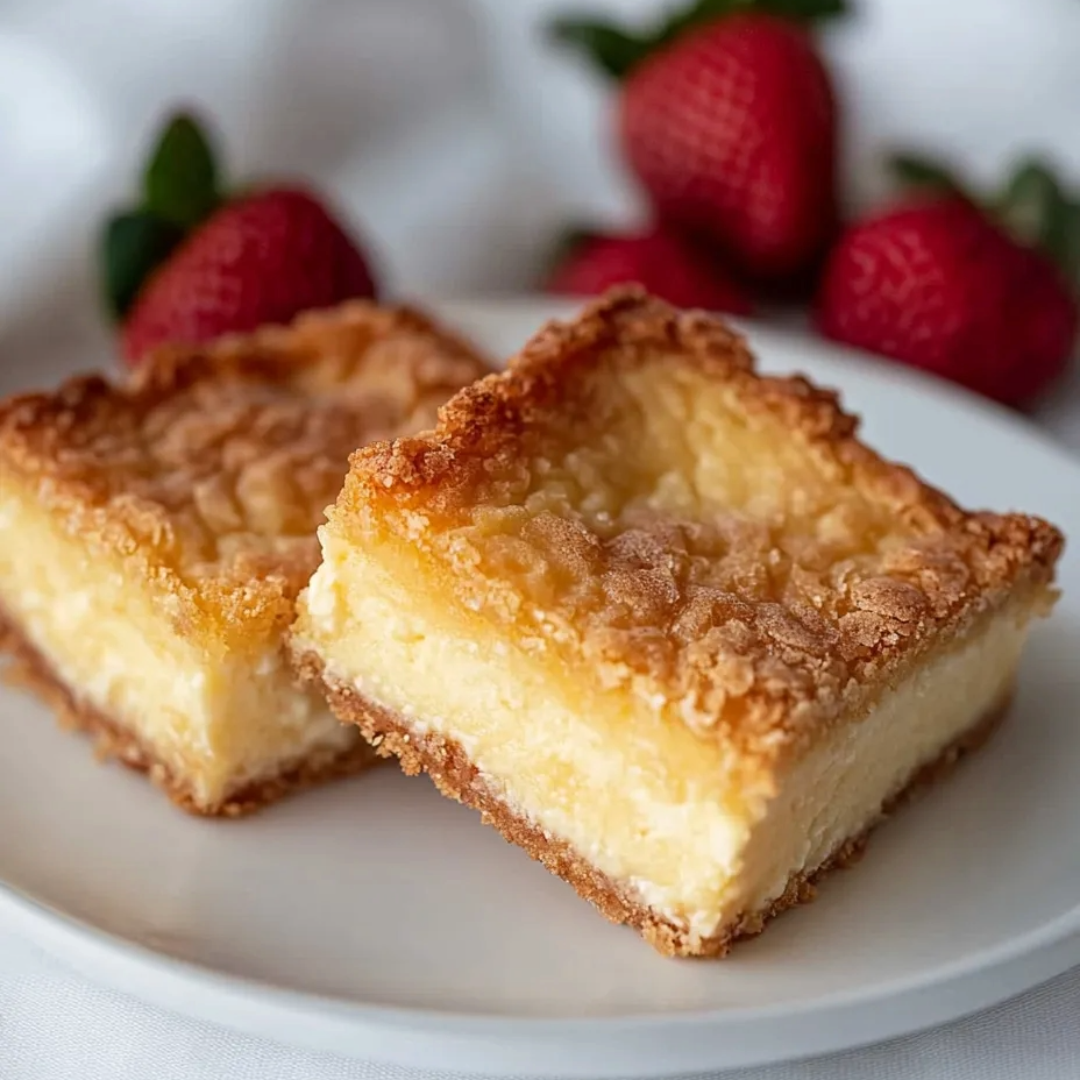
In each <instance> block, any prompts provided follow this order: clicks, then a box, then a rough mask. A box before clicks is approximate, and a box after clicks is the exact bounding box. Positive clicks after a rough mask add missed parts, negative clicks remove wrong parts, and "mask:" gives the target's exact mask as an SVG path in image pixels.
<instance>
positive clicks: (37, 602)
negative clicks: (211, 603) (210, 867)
mask: <svg viewBox="0 0 1080 1080" xmlns="http://www.w3.org/2000/svg"><path fill="white" fill-rule="evenodd" d="M0 604H2V605H3V607H4V608H5V609H6V610H7V612H8V614H9V616H10V617H11V618H13V619H14V620H15V621H16V622H17V623H18V626H19V629H20V630H21V632H22V633H24V634H25V635H26V637H27V639H28V640H29V641H30V643H31V644H32V645H33V646H34V647H35V648H36V649H37V650H38V651H39V652H40V653H41V654H42V655H43V656H44V657H45V659H46V660H47V661H48V663H49V664H50V666H51V667H52V668H53V670H54V672H55V673H56V675H57V676H58V677H59V678H60V679H61V680H62V681H63V682H64V683H65V685H66V686H67V687H68V688H69V689H70V690H71V691H72V693H73V694H74V696H75V697H76V698H77V699H79V700H81V701H83V702H85V703H86V704H88V705H90V706H92V707H93V708H94V709H96V710H98V711H99V712H101V713H102V714H104V715H105V716H107V717H109V718H110V719H113V720H115V721H116V722H117V723H118V724H120V725H121V726H123V727H124V728H126V729H127V730H129V731H130V732H132V733H133V734H134V735H135V736H136V737H137V739H138V740H139V742H140V743H141V744H142V745H143V746H144V747H146V748H147V749H148V750H149V751H150V752H151V753H152V754H153V755H154V756H155V758H157V759H158V760H159V761H160V762H161V763H162V764H164V765H165V766H166V767H167V768H169V770H170V771H171V772H172V773H173V774H174V776H176V777H177V778H178V779H181V780H183V781H186V782H187V783H189V784H190V785H191V788H192V795H193V797H194V798H195V800H196V801H197V802H198V803H199V804H200V805H203V806H205V807H207V808H213V807H215V806H217V805H219V804H220V803H222V802H223V801H225V800H226V799H227V798H228V797H229V795H230V794H231V793H233V792H234V791H237V790H239V789H240V788H242V787H244V786H245V785H246V784H249V783H251V782H253V781H258V780H260V779H270V778H272V777H274V776H276V775H278V774H279V773H281V772H282V771H283V770H284V769H286V768H288V767H290V766H291V765H293V764H299V763H300V762H302V761H303V760H305V759H306V758H307V757H308V756H309V755H310V754H312V753H315V752H317V751H323V750H326V751H329V752H333V751H335V750H338V749H340V750H345V749H347V748H348V747H349V746H350V745H352V744H353V743H355V742H356V741H357V733H356V732H354V731H350V730H349V729H348V728H347V727H345V726H344V725H342V724H339V723H338V722H337V721H336V720H335V719H334V717H333V716H332V715H331V713H330V711H329V709H328V708H327V707H326V706H325V704H324V703H323V701H322V700H321V699H320V698H319V697H318V696H317V695H315V694H312V693H308V692H303V691H299V690H297V689H296V687H295V686H294V684H293V680H292V677H291V674H290V671H289V669H288V665H287V663H286V661H285V657H284V651H283V648H282V643H281V641H280V640H273V641H269V642H263V643H261V644H260V645H259V646H257V647H256V648H255V649H253V650H252V651H251V652H250V653H247V654H233V655H228V654H226V655H224V656H218V655H215V653H214V652H213V651H212V650H211V649H209V648H205V647H200V645H199V644H198V643H197V642H195V641H192V640H188V639H186V638H184V637H181V636H180V635H178V634H177V633H176V631H175V630H174V629H173V621H172V618H171V616H170V612H169V610H168V597H155V596H154V595H153V594H151V593H150V591H149V587H148V586H144V585H143V584H142V583H140V582H137V581H132V580H131V579H130V575H128V574H125V572H124V567H123V564H122V563H121V562H120V561H119V560H118V559H116V558H115V557H110V556H108V555H106V554H103V553H98V552H93V553H92V552H89V551H87V550H86V549H85V548H84V547H82V546H81V545H79V544H77V543H75V542H74V541H73V540H71V539H70V538H68V537H65V536H63V535H62V534H61V533H60V532H59V531H58V530H57V529H56V528H55V526H54V525H53V523H52V522H51V521H50V519H49V518H48V515H46V514H45V513H44V511H42V510H40V509H39V508H38V507H36V506H35V505H33V504H32V503H28V502H27V501H26V499H25V497H23V498H20V497H18V496H17V495H16V494H15V493H13V492H9V491H4V490H2V489H0Z"/></svg>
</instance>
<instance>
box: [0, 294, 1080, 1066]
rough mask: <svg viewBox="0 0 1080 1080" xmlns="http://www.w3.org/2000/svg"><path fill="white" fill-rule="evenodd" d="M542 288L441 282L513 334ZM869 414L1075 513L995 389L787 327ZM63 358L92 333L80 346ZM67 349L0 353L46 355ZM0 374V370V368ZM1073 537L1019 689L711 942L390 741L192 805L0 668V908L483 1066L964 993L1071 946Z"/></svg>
mask: <svg viewBox="0 0 1080 1080" xmlns="http://www.w3.org/2000/svg"><path fill="white" fill-rule="evenodd" d="M550 311H551V308H550V306H544V305H540V304H537V303H521V304H510V305H507V304H500V305H488V306H484V305H473V306H461V305H457V306H453V307H451V308H450V309H449V314H450V316H451V317H452V318H454V319H457V320H458V321H459V322H461V323H462V324H463V325H464V326H465V327H466V328H468V329H470V330H472V331H473V332H474V333H475V334H476V335H477V337H479V338H480V339H483V340H484V341H485V342H487V343H488V344H490V345H492V346H493V347H495V348H497V349H499V350H500V351H504V352H505V351H507V350H510V349H512V348H514V347H515V346H516V345H517V344H519V343H520V342H521V341H522V340H523V339H524V338H525V337H526V336H527V335H528V334H529V333H530V332H531V331H532V330H533V329H534V328H535V327H536V326H537V325H538V324H539V323H540V321H541V319H542V317H543V316H545V315H546V314H548V313H549V312H550ZM751 337H752V338H753V340H754V342H755V344H756V346H757V349H758V351H759V353H760V355H761V357H762V361H763V364H764V366H766V367H768V368H773V369H779V370H783V369H799V370H803V371H807V372H809V373H810V374H811V375H812V376H813V377H814V378H816V379H818V380H820V381H823V382H825V383H829V384H835V385H839V386H841V387H842V388H843V390H844V392H845V396H846V399H847V400H848V401H849V403H850V404H851V405H853V406H854V407H855V408H856V409H858V410H859V411H861V412H862V413H863V414H864V415H865V416H866V418H867V424H866V428H867V431H868V434H869V435H870V437H871V439H872V440H873V441H874V442H875V443H876V444H877V445H878V446H880V447H881V448H882V449H883V450H885V451H886V452H888V453H890V454H893V455H897V456H899V457H900V458H902V459H905V460H908V461H910V462H912V463H913V464H915V465H916V466H917V467H918V468H920V469H921V470H922V471H923V472H924V473H925V474H927V475H928V476H929V477H930V478H932V479H933V480H935V481H937V482H939V483H941V484H942V485H944V486H945V487H946V488H947V489H949V490H950V491H952V492H954V493H955V494H956V495H957V496H958V497H960V498H961V499H963V500H964V501H966V502H968V503H970V504H979V505H989V506H993V507H995V508H1002V509H1004V508H1010V507H1019V508H1023V509H1025V510H1029V511H1033V512H1039V513H1043V514H1045V515H1047V516H1048V517H1050V518H1051V519H1053V520H1055V521H1056V522H1058V523H1060V524H1061V525H1062V526H1063V527H1064V528H1065V529H1066V531H1068V532H1071V533H1072V534H1073V535H1075V536H1080V464H1078V463H1077V462H1076V461H1075V460H1073V459H1072V458H1070V457H1069V456H1068V455H1067V454H1066V453H1065V452H1063V451H1061V450H1059V449H1057V448H1056V447H1055V446H1054V445H1053V444H1052V443H1050V442H1049V441H1047V440H1046V439H1044V438H1043V437H1042V436H1040V435H1038V434H1037V433H1035V432H1034V431H1033V430H1032V429H1030V428H1028V427H1027V426H1025V425H1024V424H1022V423H1021V422H1020V421H1018V420H1016V419H1014V418H1012V417H1011V416H1009V415H1007V414H1006V413H1004V412H1003V411H1000V410H998V409H996V408H993V407H990V406H987V405H984V404H981V403H979V402H976V401H974V400H973V399H971V398H969V397H967V396H966V395H963V394H961V393H959V392H957V391H955V390H950V389H948V388H946V387H942V386H940V385H938V384H937V383H935V382H932V381H929V380H926V379H922V378H919V377H916V376H914V375H911V374H909V373H906V372H904V371H902V370H901V369H899V368H896V367H893V366H889V365H884V364H877V363H874V362H872V361H869V360H865V359H860V358H858V357H855V356H852V355H850V354H844V353H841V352H839V351H837V350H834V349H831V348H827V347H824V346H821V345H818V344H814V343H812V342H811V341H809V340H807V339H803V338H801V337H799V336H789V335H786V334H783V333H780V332H777V331H767V330H764V329H752V330H751ZM80 355H81V359H82V362H83V363H84V364H85V362H86V360H87V355H88V354H87V353H86V352H85V351H84V352H82V353H81V354H80ZM69 356H70V354H68V355H67V356H64V357H62V356H60V354H59V353H56V354H55V355H54V356H53V357H52V359H51V360H50V359H49V358H48V357H45V356H42V355H35V356H34V357H33V360H34V363H33V368H32V370H31V368H29V367H24V368H23V369H22V371H21V373H17V374H15V375H13V374H12V372H13V370H15V369H13V368H12V367H11V366H10V363H11V360H12V357H11V354H10V353H9V354H8V360H7V363H8V365H9V366H8V367H7V368H5V369H4V371H3V372H0V379H2V378H7V379H8V381H9V383H10V382H11V380H12V379H13V378H15V379H18V380H20V381H22V382H24V383H25V382H26V381H29V380H31V379H33V380H35V381H39V380H41V379H43V378H45V377H46V373H47V374H48V375H49V376H51V375H53V374H55V373H56V370H57V369H58V368H60V367H63V366H65V365H68V364H70V358H69ZM0 389H2V390H3V391H4V392H7V391H8V390H10V389H12V386H11V385H2V386H0ZM1078 552H1080V548H1074V549H1073V550H1072V551H1070V552H1069V553H1068V554H1067V555H1066V558H1065V561H1064V564H1063V566H1062V584H1063V585H1064V588H1065V598H1064V600H1063V601H1062V603H1061V605H1060V606H1059V608H1058V611H1057V613H1056V615H1055V617H1054V619H1053V621H1052V623H1051V624H1049V625H1047V626H1045V627H1043V628H1040V630H1039V631H1038V632H1037V634H1036V636H1035V639H1034V641H1033V644H1032V647H1031V651H1030V655H1029V656H1028V658H1027V662H1026V664H1025V666H1024V671H1023V678H1022V683H1021V688H1020V694H1019V699H1018V701H1017V705H1016V710H1015V715H1014V716H1013V717H1012V719H1011V722H1010V723H1009V724H1008V725H1007V726H1006V728H1005V729H1004V730H1003V731H1002V733H1001V735H1000V737H999V738H998V739H997V740H996V741H995V742H994V743H993V744H992V745H991V747H990V748H989V749H988V750H987V751H986V752H985V753H983V754H982V755H980V756H978V757H977V758H976V759H974V760H972V761H971V762H970V763H969V764H967V765H966V766H965V767H964V768H963V769H962V770H961V772H960V774H959V775H958V776H957V777H956V778H955V780H954V782H952V783H950V784H948V785H945V786H943V787H941V788H940V789H937V790H935V791H932V792H931V793H930V794H929V795H928V797H926V798H925V799H924V800H923V801H922V802H920V803H919V804H918V805H916V806H914V807H913V808H911V809H910V810H909V811H907V812H905V813H904V814H902V815H901V816H900V817H898V818H897V819H896V820H895V821H894V822H892V823H891V824H889V825H888V826H887V827H886V828H885V829H884V830H883V831H882V832H881V833H879V835H878V836H877V837H876V839H875V841H874V843H873V844H872V846H871V850H870V853H869V855H868V856H867V858H866V859H865V860H864V861H863V862H862V863H861V864H860V866H859V867H858V868H857V869H856V870H855V871H853V872H851V873H842V874H838V875H836V876H834V877H833V878H832V879H831V880H830V881H828V882H827V884H826V885H825V886H824V887H823V888H822V890H821V895H820V897H819V899H818V900H817V902H816V903H814V904H812V905H810V906H809V907H805V908H802V909H800V910H797V911H795V912H793V913H791V914H789V915H786V916H785V917H784V918H782V919H780V920H779V921H778V922H777V923H776V924H775V925H773V926H772V927H770V929H769V931H768V933H766V934H765V935H764V936H763V937H761V938H760V939H758V940H756V941H753V942H748V943H746V944H744V945H743V946H741V947H740V948H739V949H737V950H736V951H735V953H734V954H733V956H732V957H731V958H730V959H729V960H728V961H726V962H724V963H707V962H674V961H670V960H663V959H661V958H660V957H658V956H656V955H655V954H654V953H653V952H652V951H651V950H650V949H649V948H648V947H647V946H645V945H644V944H642V942H641V941H639V940H638V938H637V937H636V936H635V935H634V934H632V933H631V932H630V931H628V930H625V929H621V928H618V927H613V926H610V925H608V924H607V923H605V922H604V921H603V920H602V919H601V918H600V917H599V916H597V915H595V914H594V913H593V911H592V910H591V909H590V908H589V906H588V905H586V904H584V903H583V902H581V901H580V900H578V899H577V897H575V896H574V894H573V893H572V892H571V890H570V889H569V888H568V887H566V886H565V885H563V884H562V883H561V882H559V881H557V880H556V879H555V878H553V877H550V876H549V875H548V874H547V873H546V872H545V871H544V870H543V869H542V868H541V867H540V866H539V865H537V864H535V863H532V862H531V861H530V860H529V859H528V858H527V857H526V856H525V855H524V854H523V853H521V852H520V851H518V850H516V849H514V848H512V847H509V846H508V845H506V844H504V843H503V841H502V840H501V839H500V838H499V837H498V835H497V834H495V833H494V832H493V831H491V830H489V829H486V828H483V827H482V826H481V825H480V823H479V822H478V821H477V820H476V818H475V816H474V815H473V814H472V813H471V812H469V811H467V810H464V809H462V808H460V807H457V806H455V805H453V804H451V803H449V802H447V801H444V800H443V799H441V798H440V797H439V796H437V795H436V794H435V792H434V790H433V789H432V788H431V786H430V785H429V783H428V782H427V781H426V780H408V779H405V778H404V777H402V776H401V775H399V774H398V773H397V772H395V771H394V770H392V769H390V768H388V769H386V770H384V771H381V772H378V773H377V774H375V775H370V776H368V777H366V778H363V779H361V780H359V781H358V782H345V783H341V784H337V785H334V786H331V787H327V788H324V789H322V790H320V791H316V792H313V793H310V794H306V795H304V796H302V797H299V798H296V799H293V800H290V801H287V802H285V803H282V804H281V805H279V806H276V807H274V808H272V809H270V810H269V811H267V812H266V813H263V814H261V815H259V816H257V817H255V818H252V819H250V820H246V821H241V822H205V821H198V820H195V819H192V818H188V817H185V816H184V815H182V814H180V813H178V812H177V811H176V810H174V809H173V808H172V807H171V806H170V805H169V804H168V803H167V802H166V801H165V800H164V799H163V798H162V796H161V795H160V794H159V793H158V792H156V791H154V790H153V789H152V788H151V787H150V786H148V785H147V784H146V782H145V781H144V780H143V779H141V778H140V777H137V776H134V775H132V774H130V773H128V772H126V771H125V770H123V769H121V768H119V767H96V766H95V765H94V764H93V763H92V760H91V757H90V754H89V751H88V748H87V745H86V743H85V742H84V741H83V740H81V739H79V738H74V737H72V736H70V735H67V734H64V733H62V732H61V731H59V730H58V729H57V727H56V726H55V725H54V724H53V723H52V721H51V719H50V718H49V716H48V715H47V714H46V712H45V711H44V710H43V709H42V708H41V707H39V706H38V705H36V704H34V703H32V702H31V701H29V700H28V699H26V698H24V697H23V696H22V695H21V694H18V693H15V692H14V691H12V690H8V689H0V724H2V742H0V745H2V746H3V748H4V749H3V750H2V751H0V881H2V882H3V887H2V888H0V919H2V920H3V922H4V924H5V925H7V924H11V925H12V926H15V927H17V928H19V929H21V930H22V931H24V932H25V933H27V934H28V935H30V936H32V937H33V938H34V939H35V940H37V941H38V942H40V943H41V944H42V945H43V946H45V947H46V948H48V949H50V950H52V951H54V952H55V953H57V954H59V955H60V956H62V957H64V958H65V959H67V960H68V961H69V962H70V963H71V964H73V965H75V966H76V967H78V968H79V969H81V970H82V971H84V972H85V973H86V974H87V975H89V976H90V977H91V978H93V979H96V980H100V981H103V982H107V983H110V984H113V985H115V986H117V987H120V988H122V989H125V990H127V991H130V992H131V993H133V994H136V995H138V996H139V997H142V998H145V999H147V1000H148V1001H151V1002H153V1003H156V1004H158V1005H162V1006H166V1007H168V1008H171V1009H175V1010H178V1011H180V1012H183V1013H187V1014H190V1015H192V1016H196V1017H201V1018H204V1019H208V1020H212V1021H214V1022H217V1023H221V1024H225V1025H229V1026H233V1027H236V1028H239V1029H241V1030H243V1031H246V1032H249V1033H254V1034H257V1035H261V1036H266V1037H269V1038H272V1039H276V1040H281V1041H288V1042H295V1043H297V1044H303V1045H307V1046H312V1047H318V1048H323V1049H328V1050H333V1051H337V1052H339V1053H344V1054H349V1055H355V1056H357V1057H365V1058H376V1059H386V1060H392V1061H395V1062H399V1063H402V1064H408V1065H413V1066H428V1067H441V1068H448V1069H458V1070H463V1071H475V1072H483V1073H488V1074H509V1073H514V1074H519V1075H521V1074H532V1075H546V1076H566V1077H569V1076H588V1077H593V1078H597V1077H606V1076H622V1077H629V1076H653V1075H662V1074H672V1073H676V1072H689V1071H696V1070H706V1069H716V1068H720V1067H724V1066H736V1065H745V1064H750V1063H757V1062H765V1061H775V1060H778V1059H782V1058H789V1057H795V1056H800V1055H806V1054H813V1053H817V1052H821V1051H827V1050H835V1049H838V1048H841V1047H848V1046H852V1045H855V1044H858V1043H864V1042H870V1041H873V1040H877V1039H881V1038H885V1037H888V1036H892V1035H896V1034H899V1033H901V1032H907V1031H911V1030H914V1029H916V1028H919V1027H923V1026H927V1025H931V1024H935V1023H939V1022H942V1021H945V1020H948V1019H951V1018H953V1017H956V1016H959V1015H961V1014H963V1013H965V1012H969V1011H973V1010H975V1009H978V1008H981V1007H983V1006H986V1005H989V1004H991V1003H993V1002H996V1001H999V1000H1001V999H1003V998H1005V997H1007V996H1009V995H1011V994H1014V993H1017V992H1019V991H1021V990H1023V989H1025V988H1027V987H1029V986H1031V985H1033V984H1034V983H1036V982H1038V981H1040V980H1043V979H1046V978H1049V977H1050V976H1052V975H1054V974H1057V973H1058V972H1061V971H1063V970H1064V969H1066V968H1067V967H1069V966H1070V965H1072V964H1075V963H1077V962H1080V839H1078V831H1077V826H1078V823H1080V724H1078V722H1077V721H1078V712H1080V667H1078V658H1080V558H1078Z"/></svg>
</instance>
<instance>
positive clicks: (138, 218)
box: [101, 210, 184, 319]
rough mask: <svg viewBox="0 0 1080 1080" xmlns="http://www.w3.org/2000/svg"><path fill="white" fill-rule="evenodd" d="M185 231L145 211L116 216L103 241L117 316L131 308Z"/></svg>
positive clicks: (106, 283) (111, 302) (110, 305)
mask: <svg viewBox="0 0 1080 1080" xmlns="http://www.w3.org/2000/svg"><path fill="white" fill-rule="evenodd" d="M183 237H184V233H183V230H182V229H180V228H179V227H177V226H176V225H173V224H171V223H169V222H167V221H162V220H161V219H160V218H157V217H154V215H152V214H150V213H148V212H147V211H145V210H134V211H128V212H125V213H120V214H117V215H115V216H114V217H112V218H111V219H110V220H109V222H108V223H107V224H106V226H105V232H104V235H103V237H102V242H101V261H102V270H103V275H102V276H103V279H104V287H105V301H106V303H107V305H108V308H109V311H110V312H111V313H112V315H113V317H114V318H116V319H121V318H123V316H124V315H125V314H126V313H127V311H128V309H129V308H130V307H131V304H132V302H133V301H134V299H135V296H136V294H137V293H138V291H139V288H140V287H141V285H142V283H143V282H144V281H145V280H146V278H147V276H148V275H149V274H150V273H151V271H152V270H153V269H154V268H155V267H156V266H158V265H159V264H160V263H161V262H162V261H163V260H164V259H166V258H167V257H168V255H169V254H170V253H171V252H172V250H173V249H174V248H175V247H176V245H177V244H178V243H179V242H180V241H181V240H182V239H183Z"/></svg>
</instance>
